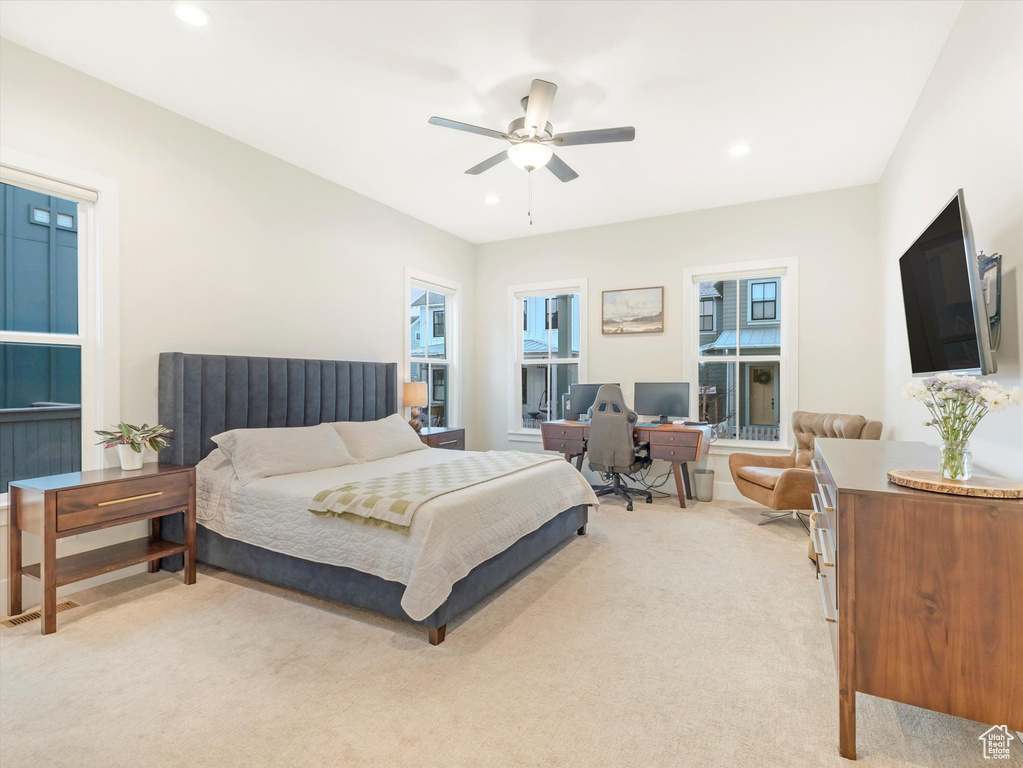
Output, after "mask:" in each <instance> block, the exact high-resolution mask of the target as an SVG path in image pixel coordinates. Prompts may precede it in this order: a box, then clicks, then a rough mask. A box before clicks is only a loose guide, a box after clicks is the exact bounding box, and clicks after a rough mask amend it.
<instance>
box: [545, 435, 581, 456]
mask: <svg viewBox="0 0 1023 768" xmlns="http://www.w3.org/2000/svg"><path fill="white" fill-rule="evenodd" d="M585 446H586V442H585V441H584V440H561V439H554V440H544V445H543V447H544V448H545V449H546V450H548V451H557V452H558V453H573V454H574V453H582V452H583V448H584V447H585Z"/></svg>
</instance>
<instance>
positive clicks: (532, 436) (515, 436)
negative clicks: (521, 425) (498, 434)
mask: <svg viewBox="0 0 1023 768" xmlns="http://www.w3.org/2000/svg"><path fill="white" fill-rule="evenodd" d="M508 440H509V441H511V442H513V443H542V442H543V435H541V434H540V431H539V430H537V431H535V432H509V433H508Z"/></svg>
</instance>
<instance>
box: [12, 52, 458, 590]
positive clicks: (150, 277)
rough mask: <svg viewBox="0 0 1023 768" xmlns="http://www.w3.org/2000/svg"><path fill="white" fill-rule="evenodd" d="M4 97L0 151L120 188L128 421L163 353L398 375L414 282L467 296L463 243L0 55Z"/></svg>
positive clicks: (147, 417)
mask: <svg viewBox="0 0 1023 768" xmlns="http://www.w3.org/2000/svg"><path fill="white" fill-rule="evenodd" d="M0 91H2V94H3V98H2V100H0V144H3V145H4V146H6V147H9V148H11V149H15V150H19V151H21V152H26V153H29V154H32V155H35V156H38V157H43V158H46V159H48V160H51V161H55V162H60V163H64V164H67V165H70V166H74V167H77V168H81V169H83V170H85V171H88V172H90V173H94V174H99V175H102V176H106V177H109V178H112V179H114V180H116V181H117V182H118V183H119V186H120V201H121V205H120V267H121V268H120V312H121V410H120V414H119V416H120V417H121V418H123V419H125V420H128V421H133V422H142V421H149V422H150V423H152V422H155V420H156V416H157V402H156V392H157V356H158V354H159V353H160V352H162V351H185V352H209V353H225V354H241V355H270V356H289V357H319V358H327V359H345V360H380V361H393V360H399V361H400V360H402V352H403V348H402V347H403V343H404V312H403V293H404V282H405V269H406V267H411V268H415V269H419V270H423V271H426V272H429V273H431V274H434V275H438V276H443V277H446V278H448V279H450V280H454V281H457V282H460V283H461V284H462V287H463V291H464V292H465V294H466V295H467V296H471V295H473V290H474V262H473V248H472V246H471V245H470V244H469V243H467V242H465V241H463V240H461V239H459V238H456V237H454V236H453V235H450V234H447V233H445V232H442V231H441V230H439V229H436V228H434V227H431V226H428V225H427V224H424V223H422V222H420V221H417V220H415V219H412V218H411V217H409V216H406V215H404V214H402V213H399V212H398V211H395V210H394V209H391V208H388V207H386V206H384V205H381V204H379V203H376V202H374V201H372V200H370V199H368V198H366V197H363V196H361V195H358V194H356V193H354V192H352V191H350V190H348V189H345V188H343V187H339V186H338V185H336V184H333V183H331V182H329V181H326V180H324V179H322V178H320V177H318V176H315V175H313V174H311V173H308V172H306V171H303V170H301V169H299V168H296V167H295V166H292V165H289V164H288V163H285V162H283V161H281V160H278V159H276V158H273V157H271V156H269V155H267V154H264V153H262V152H259V151H257V150H255V149H252V148H251V147H248V146H246V145H244V144H242V143H240V142H238V141H235V140H233V139H230V138H228V137H226V136H224V135H222V134H219V133H217V132H216V131H213V130H211V129H209V128H205V127H203V126H201V125H198V124H197V123H194V122H191V121H189V120H186V119H184V118H182V117H180V116H178V115H175V114H173V113H172V112H169V111H167V110H165V109H162V108H160V107H157V106H155V105H153V104H151V103H149V102H147V101H144V100H142V99H140V98H138V97H136V96H132V95H130V94H128V93H125V92H124V91H120V90H118V89H116V88H113V87H112V86H109V85H107V84H105V83H102V82H100V81H98V80H96V79H94V78H91V77H89V76H87V75H84V74H82V73H80V72H77V71H75V70H73V69H70V68H68V67H65V66H63V65H61V64H58V63H56V62H54V61H52V60H50V59H47V58H44V57H42V56H39V55H38V54H35V53H33V52H31V51H28V50H27V49H25V48H22V47H20V46H17V45H14V44H12V43H10V42H8V41H6V40H2V41H0ZM296 140H299V141H300V140H301V136H300V130H298V128H297V129H296ZM338 151H339V152H340V151H346V150H344V149H343V148H342V147H338ZM462 319H463V322H462V330H463V334H462V339H461V349H462V352H463V357H462V369H463V371H466V372H467V373H466V374H465V375H464V376H463V398H464V399H463V409H464V412H466V413H471V412H472V409H473V403H474V400H473V395H472V384H473V377H472V375H471V371H472V369H473V344H472V342H471V336H470V335H469V329H471V328H472V327H473V326H474V319H473V304H472V302H471V301H465V302H463V311H462ZM138 535H141V529H140V528H138V527H136V528H134V529H132V530H130V531H120V530H117V531H116V532H109V533H107V534H105V539H104V535H103V534H99V535H97V536H91V537H79V539H78V540H77V541H70V542H62V543H61V545H62V552H64V553H66V552H72V551H75V549H76V547H77V548H84V547H89V546H94V545H95V544H96V543H100V542H103V543H106V542H109V541H110V540H119V539H122V538H125V536H127V537H129V538H130V537H134V536H138ZM3 552H4V553H6V546H5V547H4V549H3ZM0 557H2V556H0ZM0 573H3V574H6V564H5V563H3V562H0Z"/></svg>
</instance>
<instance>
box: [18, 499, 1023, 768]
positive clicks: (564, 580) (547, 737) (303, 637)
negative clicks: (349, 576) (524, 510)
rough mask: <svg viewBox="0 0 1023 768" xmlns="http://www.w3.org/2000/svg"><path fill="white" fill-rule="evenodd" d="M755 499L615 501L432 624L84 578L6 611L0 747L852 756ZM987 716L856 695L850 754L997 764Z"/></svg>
mask: <svg viewBox="0 0 1023 768" xmlns="http://www.w3.org/2000/svg"><path fill="white" fill-rule="evenodd" d="M758 519H759V514H758V509H757V508H753V507H750V506H747V505H743V504H737V503H732V502H715V503H711V504H696V505H693V506H691V508H690V509H688V510H680V509H678V508H677V507H676V506H674V505H672V504H670V503H668V502H658V503H656V504H653V505H645V504H636V508H635V511H634V512H626V511H625V509H624V508H623V507H622V506H621V505H618V504H616V503H614V502H611V503H609V504H606V505H604V506H603V507H602V508H601V509H600V510H599V511H597V512H596V513H595V514H592V515H591V522H590V527H589V534H588V535H587V536H585V537H573V538H572V539H571V540H570V541H568V542H567V543H566V544H565V545H563V546H562V547H560V548H559V549H558V550H556V551H555V552H554V553H552V554H551V555H550V556H548V557H547V558H546V559H544V560H543V561H541V562H540V563H539V564H537V565H536V566H534V567H533V568H531V569H529V570H528V571H527V572H526V573H524V574H523V575H521V576H520V577H519V578H517V579H516V580H515V581H513V582H512V583H511V584H509V585H508V586H506V587H505V588H504V589H502V590H499V591H498V593H497V594H496V595H494V596H492V597H491V598H490V599H488V600H487V601H486V602H485V603H483V604H482V605H481V606H478V607H477V608H476V609H475V610H474V611H472V612H471V613H470V614H468V615H465V616H463V617H461V619H460V620H458V621H455V622H453V623H452V624H450V625H449V626H448V637H447V640H446V641H445V642H444V643H443V644H442V645H440V646H438V647H431V646H430V645H428V644H427V642H426V632H425V630H423V629H422V628H420V627H416V626H414V625H411V624H405V623H402V622H399V621H392V620H390V619H387V618H383V617H380V616H377V615H375V614H372V613H369V612H366V611H360V610H357V609H352V608H348V607H345V606H341V605H337V604H334V603H327V602H324V601H319V600H316V599H313V598H308V597H305V596H302V595H300V594H297V593H294V592H290V591H287V590H282V589H278V588H275V587H271V586H268V585H266V584H262V583H259V582H255V581H251V580H248V579H244V578H241V577H238V576H235V575H232V574H228V573H225V572H223V571H219V570H215V569H211V568H200V573H199V579H198V583H197V584H196V585H195V586H189V587H186V586H183V585H182V584H181V583H180V577H179V576H178V575H175V574H167V573H161V574H158V575H152V576H151V575H140V576H134V577H131V578H129V579H124V580H122V581H120V582H116V583H114V584H110V585H106V586H105V587H100V588H97V589H94V590H90V591H89V592H83V593H79V594H78V595H77V596H75V599H76V600H79V601H87V603H86V604H84V605H83V606H82V607H81V608H76V609H73V610H70V611H67V612H65V613H61V614H60V615H59V617H58V631H57V633H56V634H55V635H51V636H48V637H42V636H40V635H39V628H38V624H31V625H26V626H21V627H17V628H14V629H6V628H5V629H3V630H2V631H0V763H2V765H3V766H4V767H5V768H20V767H21V766H44V765H45V766H76V767H78V768H81V767H82V766H102V767H103V768H113V767H115V766H190V767H191V766H218V767H219V766H442V765H443V766H473V767H474V768H483V767H488V766H493V767H495V768H497V767H500V768H507V767H509V766H580V767H584V768H591V767H592V768H598V767H599V766H614V767H615V768H621V767H622V766H625V767H626V768H628V767H631V766H643V767H644V768H646V767H647V766H715V767H716V766H725V765H727V766H757V767H758V768H760V767H761V766H799V767H800V768H802V767H803V766H838V765H850V763H848V762H847V761H844V760H843V759H842V758H840V757H839V755H838V692H837V683H836V678H835V669H834V662H833V660H832V652H831V646H830V643H829V640H828V633H827V629H826V627H825V623H824V621H823V620H822V614H821V603H820V595H819V593H818V590H817V584H816V582H815V580H814V576H813V568H812V566H811V565H810V563H809V561H808V560H807V558H806V541H807V539H806V535H805V534H804V533H803V531H802V528H800V527H799V525H798V524H797V523H795V522H794V521H786V522H782V523H776V524H774V525H770V526H765V527H757V525H756V522H757V520H758ZM338 524H339V525H342V524H344V523H340V522H339V523H338ZM986 727H987V726H981V725H980V724H978V723H973V722H969V721H966V720H960V719H957V718H953V717H948V716H945V715H940V714H936V713H933V712H928V711H926V710H921V709H917V708H914V707H910V706H904V705H900V704H895V703H893V702H888V701H884V700H881V699H875V698H872V697H868V696H861V697H860V703H859V756H860V760H859V764H860V765H861V766H863V768H867V767H868V766H871V767H872V766H955V767H956V768H959V767H960V766H969V765H974V764H976V765H983V764H990V761H987V760H983V758H982V757H981V749H980V741H978V738H977V737H978V736H979V735H980V733H981V732H982V731H983V730H985V729H986ZM1013 746H1014V747H1017V748H1018V749H1017V756H1019V755H1023V747H1020V745H1017V744H1014V745H1013ZM1001 764H1003V765H1004V764H1005V762H1002V763H1001ZM1016 764H1019V762H1018V761H1017V763H1016Z"/></svg>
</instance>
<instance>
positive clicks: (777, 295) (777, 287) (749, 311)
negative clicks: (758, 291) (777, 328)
mask: <svg viewBox="0 0 1023 768" xmlns="http://www.w3.org/2000/svg"><path fill="white" fill-rule="evenodd" d="M754 285H774V299H760V300H759V301H758V302H754V300H753V286H754ZM768 301H773V302H774V317H772V318H770V319H766V318H761V319H760V320H755V319H754V318H753V304H754V303H759V304H766V303H767V302H768ZM780 309H781V281H780V280H777V279H774V280H758V281H756V282H755V283H754V282H751V283H750V285H749V290H748V291H747V294H746V322H747V323H749V324H751V325H777V324H778V322H779V320H778V310H780ZM783 314H784V313H783Z"/></svg>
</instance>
